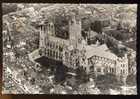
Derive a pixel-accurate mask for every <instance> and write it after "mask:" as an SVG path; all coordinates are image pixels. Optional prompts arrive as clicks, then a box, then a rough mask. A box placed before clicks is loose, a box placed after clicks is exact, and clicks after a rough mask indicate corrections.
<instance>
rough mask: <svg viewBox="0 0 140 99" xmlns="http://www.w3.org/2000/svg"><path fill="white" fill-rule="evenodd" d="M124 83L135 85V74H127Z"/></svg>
mask: <svg viewBox="0 0 140 99" xmlns="http://www.w3.org/2000/svg"><path fill="white" fill-rule="evenodd" d="M126 83H127V84H128V85H131V86H134V85H136V83H137V82H136V75H135V74H130V75H128V76H127V78H126Z"/></svg>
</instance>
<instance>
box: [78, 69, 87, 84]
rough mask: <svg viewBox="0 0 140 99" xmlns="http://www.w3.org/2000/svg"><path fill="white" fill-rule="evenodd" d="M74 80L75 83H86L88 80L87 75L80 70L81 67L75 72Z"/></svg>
mask: <svg viewBox="0 0 140 99" xmlns="http://www.w3.org/2000/svg"><path fill="white" fill-rule="evenodd" d="M76 74H77V76H76V79H77V83H79V84H80V83H86V82H87V81H88V79H89V75H88V74H87V73H86V71H85V70H84V69H83V68H82V67H79V68H78V69H77V70H76Z"/></svg>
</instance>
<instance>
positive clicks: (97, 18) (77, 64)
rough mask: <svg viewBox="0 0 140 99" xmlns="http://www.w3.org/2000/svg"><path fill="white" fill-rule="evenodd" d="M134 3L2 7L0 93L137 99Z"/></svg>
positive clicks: (135, 17) (135, 14) (25, 4)
mask: <svg viewBox="0 0 140 99" xmlns="http://www.w3.org/2000/svg"><path fill="white" fill-rule="evenodd" d="M136 40H137V4H88V3H87V4H80V3H79V4H71V3H68V4H65V3H63V4H60V3H2V42H3V44H2V45H3V72H2V94H60V95H62V94H66V95H90V94H91V95H137V62H136V60H137V58H136V54H137V53H136Z"/></svg>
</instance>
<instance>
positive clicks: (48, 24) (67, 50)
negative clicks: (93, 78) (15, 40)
mask: <svg viewBox="0 0 140 99" xmlns="http://www.w3.org/2000/svg"><path fill="white" fill-rule="evenodd" d="M68 25H69V39H62V38H59V37H56V36H55V27H54V23H53V21H52V20H47V21H42V23H40V24H39V26H40V44H39V53H40V56H47V57H48V58H50V59H53V60H57V61H61V62H62V63H63V65H65V66H67V67H68V68H73V69H77V68H78V67H82V68H83V69H84V70H85V71H86V72H87V73H90V72H91V71H92V72H93V71H94V73H95V74H96V75H97V76H98V75H104V74H106V73H112V74H115V75H117V76H118V78H124V81H125V79H126V77H127V75H128V74H129V72H128V58H127V55H125V56H124V57H122V58H120V57H117V56H116V55H115V54H114V53H112V52H110V50H109V49H108V47H107V46H106V45H105V44H103V45H99V44H98V43H96V44H94V45H93V44H92V45H88V44H87V41H86V40H84V39H83V37H82V35H81V19H80V17H78V16H77V15H75V13H72V14H71V15H70V18H69V24H68ZM94 35H96V34H94ZM94 35H92V36H94Z"/></svg>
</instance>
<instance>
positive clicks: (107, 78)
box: [96, 73, 120, 90]
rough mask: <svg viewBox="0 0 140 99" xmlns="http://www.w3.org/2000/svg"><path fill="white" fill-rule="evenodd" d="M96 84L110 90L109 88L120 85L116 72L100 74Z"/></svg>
mask: <svg viewBox="0 0 140 99" xmlns="http://www.w3.org/2000/svg"><path fill="white" fill-rule="evenodd" d="M96 85H97V87H98V88H99V89H102V90H109V88H115V87H118V86H119V85H120V83H119V82H118V80H117V77H116V76H115V75H114V74H110V73H108V74H106V75H99V76H97V78H96Z"/></svg>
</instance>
